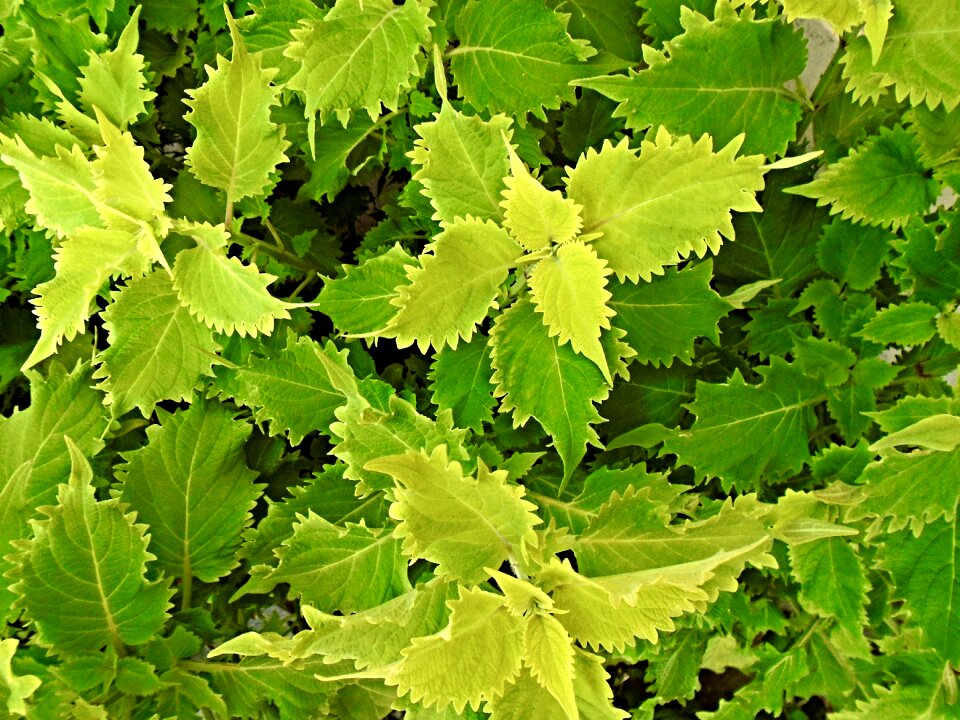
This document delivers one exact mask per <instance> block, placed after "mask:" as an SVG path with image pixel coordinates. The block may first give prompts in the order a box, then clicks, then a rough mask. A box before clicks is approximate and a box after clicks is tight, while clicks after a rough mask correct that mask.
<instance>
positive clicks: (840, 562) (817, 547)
mask: <svg viewBox="0 0 960 720" xmlns="http://www.w3.org/2000/svg"><path fill="white" fill-rule="evenodd" d="M790 568H791V570H792V571H793V575H794V577H796V578H797V580H798V581H799V582H800V594H799V596H798V597H799V600H800V604H801V605H802V606H803V608H804V609H805V610H807V611H808V612H812V613H816V614H817V615H820V616H821V617H834V618H837V621H838V622H839V623H840V624H841V625H842V626H843V627H844V628H846V629H847V630H848V631H849V632H850V633H852V634H853V635H854V636H856V635H859V634H860V633H861V632H862V630H861V628H862V626H863V625H865V624H866V622H867V611H866V604H867V591H868V590H869V589H870V583H869V582H868V581H867V578H866V576H865V573H864V569H863V563H862V562H861V560H860V557H859V555H857V552H856V550H855V549H854V548H853V547H851V545H850V543H848V542H847V541H846V540H844V539H843V538H839V537H832V538H823V539H822V540H816V541H814V542H809V543H803V544H799V545H790Z"/></svg>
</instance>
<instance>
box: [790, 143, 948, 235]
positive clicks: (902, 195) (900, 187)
mask: <svg viewBox="0 0 960 720" xmlns="http://www.w3.org/2000/svg"><path fill="white" fill-rule="evenodd" d="M926 175H927V171H926V168H925V167H924V166H923V163H922V161H921V159H920V152H919V147H918V144H917V140H916V138H915V137H914V136H913V135H912V134H911V133H910V132H908V131H907V130H904V129H903V128H902V127H899V126H898V127H895V128H893V129H890V128H882V129H881V130H880V133H879V134H878V135H873V136H871V137H870V138H868V139H867V140H866V141H865V142H864V143H863V144H861V145H860V146H858V147H856V148H854V149H853V150H851V151H850V154H849V155H847V156H846V157H845V158H843V159H841V160H840V161H838V162H835V163H833V164H831V165H828V166H827V168H826V169H825V170H824V171H823V172H821V173H820V174H819V175H818V176H817V177H816V178H815V179H814V180H813V181H812V182H809V183H807V184H806V185H797V186H795V187H792V188H788V189H786V190H785V192H789V193H794V194H796V195H803V196H804V197H808V198H813V199H814V200H816V201H817V205H821V206H823V205H829V206H830V213H831V214H834V215H835V214H838V213H839V214H840V217H841V218H843V219H845V220H846V219H853V220H855V221H857V222H862V223H864V224H866V225H878V226H881V227H886V228H893V229H895V230H896V229H898V228H900V227H901V226H902V225H904V224H905V223H906V222H907V221H909V220H910V219H911V218H912V217H916V216H919V215H922V214H923V213H925V212H926V211H927V208H929V207H930V205H931V204H933V201H934V200H936V197H937V192H938V191H937V184H936V182H935V181H933V180H931V179H929V178H928V177H927V176H926Z"/></svg>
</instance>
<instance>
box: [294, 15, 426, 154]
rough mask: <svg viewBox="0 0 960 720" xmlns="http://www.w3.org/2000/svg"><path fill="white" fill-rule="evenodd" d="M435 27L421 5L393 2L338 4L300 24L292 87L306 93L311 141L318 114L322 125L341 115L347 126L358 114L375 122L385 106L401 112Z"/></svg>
mask: <svg viewBox="0 0 960 720" xmlns="http://www.w3.org/2000/svg"><path fill="white" fill-rule="evenodd" d="M431 24H432V23H431V21H430V19H429V17H428V15H427V11H426V9H425V8H424V7H423V6H421V4H420V3H419V2H408V3H405V4H404V5H402V6H397V5H394V4H393V3H392V2H389V0H338V2H337V3H336V5H335V6H334V8H333V9H332V10H331V11H330V12H328V13H327V15H326V16H325V17H324V18H323V19H322V20H318V19H303V20H301V21H300V27H299V28H298V29H296V30H293V31H291V32H292V35H293V38H294V40H293V42H292V43H290V45H289V46H288V47H287V49H286V50H285V51H284V55H286V56H287V57H288V58H290V59H292V60H294V61H296V62H299V64H300V67H299V70H298V71H297V73H296V74H295V75H294V76H293V77H292V78H290V80H289V81H288V83H287V87H289V88H290V89H291V90H296V91H297V92H300V93H303V95H304V98H305V100H306V117H307V119H308V120H309V122H310V127H309V129H308V130H307V133H308V137H312V136H313V123H314V122H315V116H316V115H317V113H319V114H320V123H321V124H324V123H326V121H327V118H328V117H329V116H330V115H331V114H336V116H337V119H338V120H339V121H340V123H341V124H342V125H343V126H344V127H346V125H347V121H348V120H349V119H350V113H351V111H353V110H366V111H367V114H369V115H370V119H371V120H376V119H377V116H379V115H380V105H381V103H382V104H383V105H384V106H386V108H387V109H388V110H396V109H397V103H398V102H399V97H400V91H401V90H406V89H407V88H409V87H410V83H411V81H412V80H413V78H414V76H418V75H419V68H418V65H417V59H418V56H419V54H420V48H421V47H422V46H424V45H426V43H427V41H428V40H429V38H430V30H429V29H430V26H431Z"/></svg>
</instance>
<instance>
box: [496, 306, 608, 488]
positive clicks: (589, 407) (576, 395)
mask: <svg viewBox="0 0 960 720" xmlns="http://www.w3.org/2000/svg"><path fill="white" fill-rule="evenodd" d="M491 340H492V345H491V355H492V358H493V368H494V373H493V382H494V384H496V386H497V389H496V391H495V392H494V394H495V395H497V396H501V397H503V399H502V400H501V410H503V411H504V412H508V411H512V412H513V422H514V425H515V426H520V425H523V424H524V423H525V422H526V421H527V420H529V419H530V418H531V417H533V418H536V420H537V422H539V423H540V424H541V425H542V426H543V429H544V430H546V431H547V433H549V434H550V436H551V437H552V438H553V444H554V447H556V449H557V452H558V453H559V454H560V457H561V458H562V460H563V466H564V473H565V474H566V475H567V476H568V477H569V476H570V474H571V473H573V470H574V468H575V467H576V466H577V464H578V463H579V462H580V460H581V459H582V458H583V456H584V455H585V454H586V452H587V444H588V443H589V444H592V445H598V446H599V444H600V440H599V438H598V436H597V433H596V431H595V430H594V429H593V428H592V427H591V426H592V425H593V424H594V423H598V422H600V421H601V420H602V419H603V418H601V417H600V415H599V413H597V410H596V408H595V407H594V403H597V402H600V401H601V400H603V399H604V398H606V396H607V393H608V392H609V386H608V385H607V383H606V381H605V380H604V377H603V373H601V372H600V369H599V368H598V367H597V366H596V364H595V363H593V362H592V361H591V360H589V359H588V358H586V357H584V356H583V355H580V354H578V353H577V352H575V351H574V350H573V348H572V347H570V346H569V345H559V344H558V343H557V341H556V340H555V339H554V338H552V337H550V335H549V334H548V332H547V328H546V326H545V325H544V324H543V320H542V318H541V316H540V315H539V314H538V313H537V311H536V309H535V308H534V306H533V303H531V302H529V301H526V300H521V301H518V302H516V303H514V304H513V305H512V306H511V307H510V309H509V310H507V311H506V312H505V313H504V314H502V315H501V316H500V317H498V318H497V320H496V322H495V323H494V327H493V331H492V333H491Z"/></svg>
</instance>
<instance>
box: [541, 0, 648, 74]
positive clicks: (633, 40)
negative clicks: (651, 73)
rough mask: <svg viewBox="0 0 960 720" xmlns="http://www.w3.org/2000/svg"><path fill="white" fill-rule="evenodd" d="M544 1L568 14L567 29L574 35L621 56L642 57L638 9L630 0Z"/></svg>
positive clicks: (628, 58)
mask: <svg viewBox="0 0 960 720" xmlns="http://www.w3.org/2000/svg"><path fill="white" fill-rule="evenodd" d="M547 5H549V6H550V7H551V8H553V9H554V10H557V11H559V12H562V13H568V14H569V15H570V20H569V25H568V26H567V31H568V32H569V33H570V35H572V36H573V37H575V38H584V39H586V40H589V41H590V44H591V45H593V46H594V47H595V48H597V49H598V50H606V51H607V52H608V53H611V54H613V55H616V56H617V57H619V58H623V59H624V60H634V61H639V60H640V59H641V58H642V57H643V40H642V36H641V34H640V33H639V32H637V25H638V24H639V22H640V9H639V8H638V7H637V4H636V3H635V2H634V1H633V0H547Z"/></svg>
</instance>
